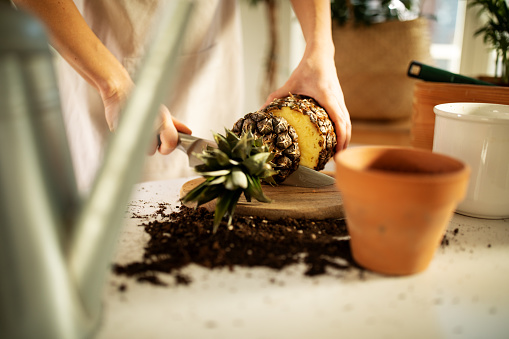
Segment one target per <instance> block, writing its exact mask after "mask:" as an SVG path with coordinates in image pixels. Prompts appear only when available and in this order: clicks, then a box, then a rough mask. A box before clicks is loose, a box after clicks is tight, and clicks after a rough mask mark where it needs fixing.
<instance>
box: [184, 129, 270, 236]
mask: <svg viewBox="0 0 509 339" xmlns="http://www.w3.org/2000/svg"><path fill="white" fill-rule="evenodd" d="M225 132H226V135H224V136H223V135H221V134H219V133H214V140H215V141H216V143H217V146H218V148H212V147H209V148H207V149H206V150H204V151H203V152H202V153H201V154H197V155H196V156H197V157H198V158H200V159H201V160H202V161H203V164H201V165H198V166H196V167H195V170H196V172H197V173H199V174H200V175H202V176H203V177H204V178H205V181H204V182H203V183H201V184H200V185H198V186H197V187H195V188H194V189H193V190H191V191H190V192H189V193H188V194H186V195H185V196H184V197H183V198H182V199H181V201H182V203H184V204H185V203H188V202H196V203H197V207H198V206H200V205H203V204H205V203H207V202H209V201H211V200H213V199H216V198H217V202H216V209H215V215H214V228H213V233H215V232H216V231H217V228H218V227H219V224H220V223H221V220H222V219H223V217H224V216H228V217H229V219H228V225H230V224H231V222H232V217H233V214H234V212H235V207H236V206H237V202H238V200H239V198H240V197H241V195H242V193H244V196H245V197H246V200H247V201H251V198H255V199H256V200H258V201H261V202H270V199H269V198H268V197H266V196H265V194H264V193H263V191H262V187H261V180H264V181H266V182H268V183H272V184H274V183H275V182H274V180H273V179H272V176H273V175H275V174H277V172H276V171H274V170H273V169H272V165H271V160H272V159H273V158H274V154H273V153H271V152H270V151H269V149H268V147H267V146H265V145H263V141H262V139H261V138H254V136H253V134H252V133H251V132H250V131H247V132H245V133H243V134H242V135H241V137H240V138H239V137H237V136H236V135H235V134H234V133H232V132H231V131H230V130H228V129H225Z"/></svg>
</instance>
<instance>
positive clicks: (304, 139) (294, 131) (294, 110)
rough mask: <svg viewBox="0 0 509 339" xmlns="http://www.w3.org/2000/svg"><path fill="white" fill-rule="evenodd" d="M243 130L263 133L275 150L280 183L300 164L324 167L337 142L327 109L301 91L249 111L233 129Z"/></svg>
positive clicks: (320, 168) (264, 139) (258, 133)
mask: <svg viewBox="0 0 509 339" xmlns="http://www.w3.org/2000/svg"><path fill="white" fill-rule="evenodd" d="M271 126H272V128H271ZM276 126H284V127H286V126H288V127H287V129H285V128H279V129H276ZM243 130H250V131H251V132H252V133H253V134H254V135H256V136H262V137H263V142H264V144H266V145H268V146H269V149H270V150H271V151H272V152H273V153H275V157H274V161H273V163H274V164H275V166H274V168H275V169H276V170H278V171H279V174H278V175H277V176H276V177H275V178H274V179H275V181H276V182H278V183H281V182H283V181H284V179H286V177H288V176H289V175H290V174H291V173H293V171H295V170H296V169H297V167H298V166H299V165H302V166H305V167H309V168H312V169H314V170H317V171H319V170H322V169H323V168H324V167H325V164H326V163H327V162H328V161H329V160H330V158H331V157H332V156H333V155H334V152H335V148H336V143H337V142H336V133H335V131H334V125H333V123H332V121H331V120H330V119H329V116H328V114H327V112H325V110H324V109H323V108H322V107H320V106H319V105H318V103H317V102H316V101H315V100H314V99H312V98H309V97H305V96H301V95H292V94H290V96H288V97H285V98H281V99H275V100H274V101H272V102H271V103H270V104H269V105H268V106H267V107H265V108H264V109H263V110H261V111H258V112H255V113H248V114H247V115H246V116H244V117H243V118H241V119H239V120H238V121H237V122H236V123H235V125H234V127H233V129H232V131H233V132H234V133H236V134H237V135H240V133H241V132H242V131H243Z"/></svg>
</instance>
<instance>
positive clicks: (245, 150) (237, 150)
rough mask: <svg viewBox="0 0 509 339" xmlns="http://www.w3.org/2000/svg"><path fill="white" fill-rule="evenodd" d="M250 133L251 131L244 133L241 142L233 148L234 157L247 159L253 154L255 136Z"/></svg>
mask: <svg viewBox="0 0 509 339" xmlns="http://www.w3.org/2000/svg"><path fill="white" fill-rule="evenodd" d="M250 134H251V132H249V133H244V134H242V136H241V137H240V140H239V142H238V143H237V145H235V147H234V148H233V149H232V157H233V158H234V159H242V160H246V158H247V157H248V156H249V155H250V154H251V149H252V147H253V144H252V141H253V138H252V137H249V135H250ZM251 135H252V134H251Z"/></svg>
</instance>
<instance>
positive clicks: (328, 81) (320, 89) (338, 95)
mask: <svg viewBox="0 0 509 339" xmlns="http://www.w3.org/2000/svg"><path fill="white" fill-rule="evenodd" d="M289 93H292V94H301V95H306V96H309V97H312V98H313V99H315V100H316V101H317V102H318V104H319V105H321V106H322V107H323V108H324V109H325V111H326V112H327V113H328V114H329V117H330V119H331V120H332V122H333V123H334V126H335V128H336V135H337V142H338V144H337V146H336V150H337V151H341V150H343V149H345V148H346V147H347V146H348V144H349V142H350V138H351V134H352V125H351V122H350V114H349V113H348V109H347V108H346V105H345V99H344V97H343V91H342V90H341V86H340V84H339V80H338V77H337V73H336V66H335V63H334V59H333V58H331V57H330V56H324V55H322V54H321V53H318V51H316V52H314V53H312V54H311V55H309V56H306V55H305V56H304V57H303V58H302V60H301V62H300V64H299V65H298V66H297V68H296V69H295V70H294V71H293V73H292V74H291V76H290V78H289V79H288V81H287V82H286V83H285V84H284V85H283V86H282V87H281V88H279V89H278V90H276V91H274V92H273V93H271V94H270V95H269V97H268V98H267V101H266V102H265V104H264V106H266V105H268V104H269V103H270V102H271V101H272V100H273V99H275V98H282V97H286V96H288V95H289Z"/></svg>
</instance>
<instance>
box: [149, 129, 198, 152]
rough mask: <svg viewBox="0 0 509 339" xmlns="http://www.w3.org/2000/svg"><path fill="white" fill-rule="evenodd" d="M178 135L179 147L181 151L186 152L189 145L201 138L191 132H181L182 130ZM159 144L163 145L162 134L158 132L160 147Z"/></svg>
mask: <svg viewBox="0 0 509 339" xmlns="http://www.w3.org/2000/svg"><path fill="white" fill-rule="evenodd" d="M178 135H179V141H178V143H177V148H179V149H180V150H181V151H184V152H187V150H188V149H189V147H190V146H191V145H192V144H193V143H194V142H195V141H197V140H199V138H197V137H194V136H192V135H189V134H185V133H181V132H178ZM159 146H161V134H159V133H158V134H157V148H159Z"/></svg>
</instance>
